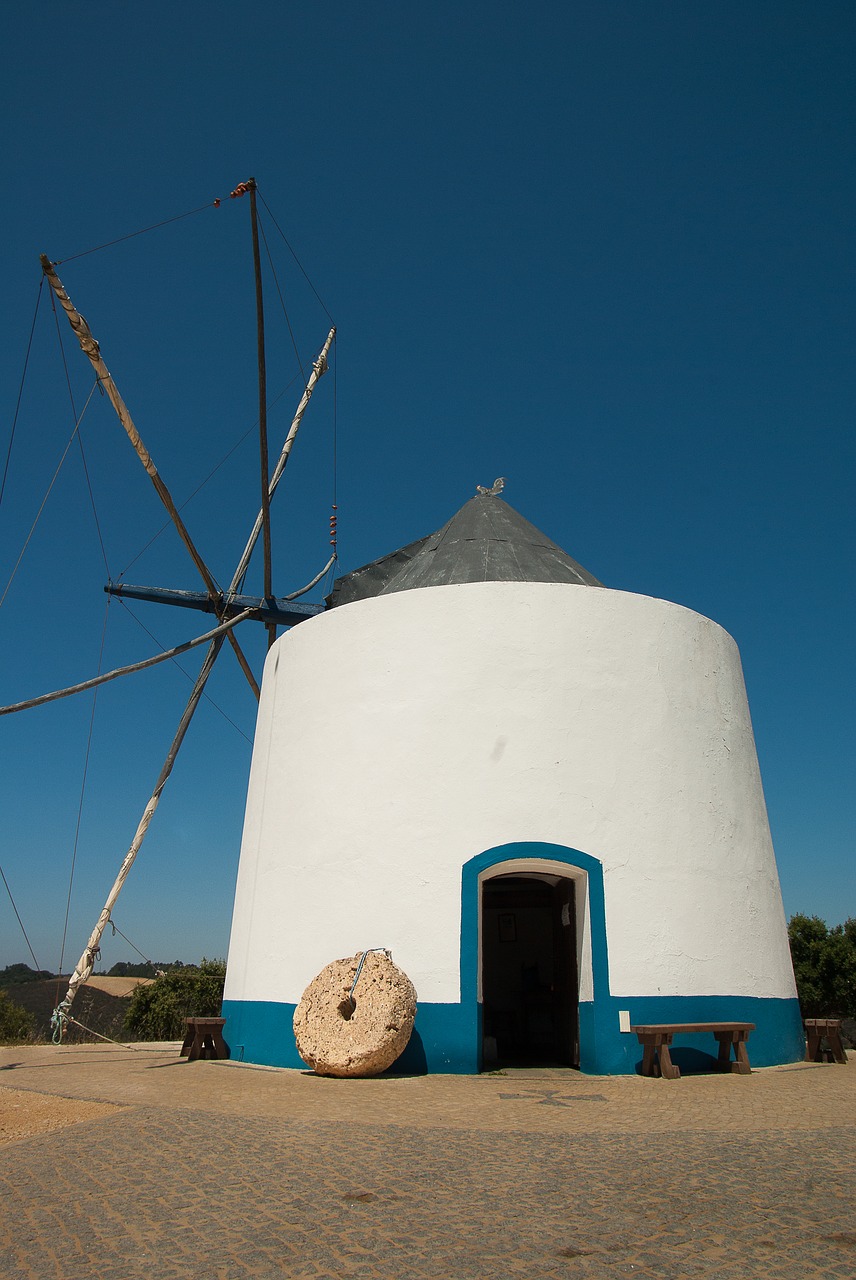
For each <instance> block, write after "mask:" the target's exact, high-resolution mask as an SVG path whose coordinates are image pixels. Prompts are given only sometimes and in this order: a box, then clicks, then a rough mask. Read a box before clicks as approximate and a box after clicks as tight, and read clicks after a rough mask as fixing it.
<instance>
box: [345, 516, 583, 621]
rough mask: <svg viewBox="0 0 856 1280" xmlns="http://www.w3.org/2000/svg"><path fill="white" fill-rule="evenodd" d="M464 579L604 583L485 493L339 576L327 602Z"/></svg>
mask: <svg viewBox="0 0 856 1280" xmlns="http://www.w3.org/2000/svg"><path fill="white" fill-rule="evenodd" d="M460 582H567V583H574V584H577V585H582V586H589V587H600V586H602V585H603V584H602V583H601V582H598V580H597V578H595V577H594V576H593V575H592V574H590V573H589V572H588V570H587V569H584V568H583V567H582V565H580V564H577V562H576V560H572V559H571V557H570V556H569V555H567V554H566V553H565V552H564V551H563V550H562V548H561V547H559V546H557V545H556V543H555V542H551V540H550V539H549V538H548V537H546V535H545V534H543V533H541V532H540V530H538V529H536V528H535V526H534V525H533V524H530V523H529V521H528V520H524V518H523V516H521V515H519V514H518V513H517V512H516V511H515V510H514V508H513V507H510V506H509V505H508V503H507V502H503V500H502V498H498V497H494V496H492V495H484V496H479V497H476V498H471V499H470V501H469V502H467V503H466V504H465V505H464V506H463V507H461V509H460V511H459V512H458V513H457V515H454V516H452V519H451V520H450V521H449V522H448V524H444V525H443V528H442V529H438V531H437V532H436V533H432V534H430V535H429V536H428V537H427V538H420V539H419V540H418V541H417V542H411V543H410V544H409V545H408V546H406V547H402V548H400V549H399V550H398V551H393V552H392V553H391V554H390V555H388V556H384V557H383V558H382V559H380V560H375V561H373V562H372V563H371V564H367V565H363V566H362V567H361V568H359V569H355V570H354V571H353V572H352V573H348V574H345V575H344V576H343V577H341V578H337V580H336V582H335V583H334V584H333V591H332V593H331V594H330V596H328V598H327V604H328V606H329V607H330V608H333V607H335V606H336V605H340V604H349V603H351V601H353V600H363V599H366V598H367V597H369V596H377V595H390V594H392V593H393V592H395V591H412V590H415V589H417V588H419V587H442V586H448V585H449V584H451V583H460Z"/></svg>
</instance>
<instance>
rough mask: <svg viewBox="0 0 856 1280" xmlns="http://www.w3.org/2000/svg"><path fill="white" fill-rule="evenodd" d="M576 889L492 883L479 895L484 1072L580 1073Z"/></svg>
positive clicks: (519, 881)
mask: <svg viewBox="0 0 856 1280" xmlns="http://www.w3.org/2000/svg"><path fill="white" fill-rule="evenodd" d="M575 905H576V904H575V896H574V882H573V880H570V879H567V878H566V877H564V876H551V875H541V874H538V875H535V874H530V875H507V876H494V877H493V878H492V879H490V880H487V881H485V883H484V885H483V888H482V938H481V942H482V948H481V954H482V1000H483V1012H484V1024H483V1025H484V1041H483V1050H484V1052H483V1064H484V1067H485V1068H486V1069H488V1070H490V1069H491V1068H493V1067H502V1066H574V1067H575V1066H578V1065H579V1030H578V1027H579V1021H578V1016H577V998H578V997H577V993H578V986H577V936H576V935H577V929H576V909H575Z"/></svg>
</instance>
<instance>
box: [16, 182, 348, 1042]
mask: <svg viewBox="0 0 856 1280" xmlns="http://www.w3.org/2000/svg"><path fill="white" fill-rule="evenodd" d="M244 195H249V204H250V221H251V229H252V239H253V260H254V273H255V286H256V316H257V337H258V367H259V377H258V384H259V462H260V476H261V501H260V508H259V511H258V514H257V516H256V519H255V521H254V523H253V525H252V528H251V530H250V532H249V536H248V538H247V541H246V545H245V547H244V550H243V552H242V554H241V556H240V558H239V560H238V563H237V565H236V567H235V570H234V572H233V574H232V576H231V578H230V580H229V585H228V586H227V587H225V588H224V587H222V586H221V585H220V584H219V583H218V582H217V580H216V578H215V576H214V574H213V573H212V572H211V570H210V568H209V566H208V565H207V564H206V562H205V560H204V559H203V557H202V555H201V554H200V552H199V550H198V549H197V546H196V545H195V543H194V541H193V538H192V537H191V534H190V532H189V531H188V529H187V527H186V526H185V524H184V521H183V520H182V517H181V515H180V514H179V511H178V508H177V506H176V504H175V502H174V500H173V497H172V495H171V493H170V491H169V489H168V487H167V485H166V483H165V482H164V480H163V478H162V477H161V475H160V473H159V471H158V469H157V467H156V465H155V463H154V460H153V459H152V456H151V454H150V453H149V451H148V449H147V448H146V446H145V444H144V442H143V440H142V438H141V436H140V434H139V431H138V430H137V427H136V426H135V424H134V421H133V418H132V416H131V413H130V411H129V410H128V407H127V405H126V404H125V402H124V400H123V398H122V396H121V394H120V392H119V389H118V387H117V385H116V383H115V381H114V379H113V377H112V375H111V374H110V372H109V370H108V368H107V365H106V363H105V361H104V359H103V356H102V354H101V349H100V346H99V343H98V341H97V340H96V339H95V337H94V336H93V334H92V332H91V330H90V328H89V326H88V324H87V322H86V320H85V319H84V318H83V316H82V315H81V314H80V312H79V311H78V310H77V309H76V307H75V306H74V304H73V302H72V301H71V299H70V297H69V295H68V293H67V291H66V289H65V287H64V286H63V283H62V281H61V280H60V278H59V276H58V274H57V271H56V266H55V264H53V263H52V262H51V261H50V259H49V258H48V257H47V256H46V255H42V257H41V263H42V270H43V273H44V278H45V279H46V280H47V282H48V284H49V286H50V288H51V289H52V291H53V295H54V297H55V298H56V300H57V301H58V303H59V305H60V307H61V309H62V310H63V311H64V312H65V315H66V317H67V319H68V321H69V324H70V325H71V328H72V331H73V332H74V334H75V337H76V338H77V340H78V343H79V345H80V348H81V350H82V351H83V353H84V354H85V355H86V357H87V359H88V360H89V362H90V364H91V365H92V368H93V370H94V373H95V376H96V382H97V385H98V386H99V387H100V388H101V390H102V391H103V393H104V394H106V396H107V397H108V399H109V400H110V403H111V404H112V406H113V408H114V409H115V411H116V415H117V417H118V419H119V422H120V423H121V425H122V427H123V429H124V430H125V432H126V434H127V436H128V438H129V440H130V441H131V444H132V445H133V447H134V450H135V452H136V454H137V457H138V458H139V460H140V462H141V463H142V465H143V467H144V468H145V470H146V472H147V474H148V476H149V478H150V479H151V481H152V484H153V486H154V488H155V491H156V492H157V495H158V497H159V499H160V501H161V503H162V504H163V506H164V508H165V509H166V511H167V513H168V515H169V517H170V520H171V521H172V523H173V525H174V526H175V528H176V530H177V532H178V534H179V537H180V538H181V541H182V543H183V545H184V546H185V548H186V550H187V552H188V554H189V555H190V557H191V559H192V560H193V563H194V565H195V567H196V569H197V571H198V573H199V576H200V577H201V579H202V584H203V587H204V590H202V591H176V590H170V589H163V588H151V587H134V586H131V585H128V584H122V585H118V584H113V583H112V582H111V583H108V585H107V587H106V588H105V590H107V591H108V593H109V594H111V595H117V596H119V595H121V596H125V597H133V598H135V599H144V600H150V601H156V602H159V603H168V604H173V605H178V606H180V607H183V608H191V609H196V610H200V611H203V612H208V613H212V614H214V615H215V618H216V622H217V625H216V626H215V627H214V628H212V629H211V630H209V631H207V632H206V633H205V634H204V635H202V636H200V637H197V638H196V639H195V640H193V641H190V642H188V643H186V644H184V645H180V646H178V647H176V648H174V649H171V650H167V651H166V652H164V653H162V654H160V655H158V656H157V657H155V658H151V659H147V660H145V661H143V662H141V663H134V664H131V665H130V666H126V667H122V668H118V669H116V670H114V671H111V672H107V673H106V674H104V675H101V676H98V677H96V678H95V679H93V680H88V681H84V682H82V683H80V684H77V685H73V686H71V687H69V688H66V689H63V690H59V691H57V692H55V693H52V694H46V695H42V696H41V697H37V698H32V699H29V700H27V701H25V702H20V703H16V704H14V705H12V706H8V707H4V708H2V709H0V713H3V714H6V713H10V712H13V711H18V710H23V709H26V708H28V707H32V706H36V705H39V704H42V703H45V702H48V701H53V700H56V699H57V698H60V697H64V696H67V695H69V694H71V693H74V692H78V691H81V690H83V689H91V688H94V687H97V686H98V685H100V684H102V683H105V682H106V681H108V680H112V679H115V678H116V677H118V676H120V675H123V674H127V673H130V672H132V671H136V670H140V669H142V668H143V667H146V666H150V665H154V664H155V663H157V662H161V661H166V660H167V659H168V658H170V657H174V656H176V654H177V653H179V652H183V651H185V650H187V649H189V648H193V647H196V646H198V645H201V644H205V645H207V649H206V652H205V656H204V660H203V663H202V667H201V669H200V671H199V674H198V676H197V677H196V679H195V681H194V683H193V688H192V690H191V693H190V697H189V698H188V700H187V704H186V706H185V707H184V710H183V712H182V714H181V717H180V719H179V722H178V726H177V728H176V730H175V733H174V735H173V738H172V741H171V743H170V746H169V749H168V751H167V754H166V758H165V759H164V762H163V765H162V767H161V770H160V773H159V775H158V778H157V781H156V783H155V786H154V788H153V790H152V793H151V796H150V797H149V799H148V801H147V803H146V805H145V807H144V810H143V813H142V816H141V818H140V820H139V823H138V825H137V828H136V831H135V833H134V837H133V839H132V841H131V844H130V846H129V848H128V850H127V852H126V854H125V856H124V859H123V861H122V864H121V866H120V868H119V871H118V874H117V875H116V878H115V880H114V883H113V885H112V887H111V889H110V892H109V894H108V896H107V899H106V901H105V904H104V907H103V908H102V911H101V913H100V915H99V917H98V920H97V922H96V924H95V927H94V928H93V930H92V932H91V934H90V936H89V938H88V940H87V943H86V946H85V947H84V949H83V952H82V954H81V956H80V959H79V960H78V962H77V965H76V966H75V969H74V972H73V973H72V975H71V978H70V980H69V985H68V990H67V992H66V995H65V997H64V999H63V1000H62V1002H61V1003H60V1004H59V1005H58V1006H57V1008H56V1010H55V1011H54V1018H53V1022H54V1030H55V1038H57V1039H58V1038H61V1035H62V1032H63V1030H64V1027H65V1024H66V1022H67V1021H68V1020H69V1017H70V1009H71V1006H72V1003H73V1001H74V998H75V995H76V993H77V991H78V989H79V987H80V986H81V985H82V984H83V983H85V982H86V981H87V979H88V978H89V976H90V975H91V973H92V970H93V967H94V965H95V963H96V960H97V958H98V954H99V949H100V941H101V937H102V934H103V932H104V930H105V928H106V926H107V924H108V923H110V920H111V912H112V910H113V907H114V905H115V903H116V900H117V898H118V896H119V894H120V892H121V890H122V887H123V885H124V883H125V881H126V879H127V877H128V874H129V872H130V870H131V867H132V866H133V863H134V861H135V859H136V856H137V853H138V852H139V850H140V847H141V846H142V843H143V840H144V839H145V836H146V833H147V831H148V828H149V825H150V823H151V820H152V818H153V816H154V813H155V811H156V809H157V807H158V803H159V801H160V797H161V794H162V792H163V789H164V787H165V786H166V783H167V781H168V779H169V777H170V774H171V773H172V770H173V766H174V764H175V761H176V758H177V755H178V752H179V750H180V748H181V745H182V743H183V741H184V738H185V735H186V733H187V730H188V728H189V726H190V723H191V720H192V718H193V716H194V713H195V711H196V709H197V707H198V705H199V702H200V700H201V698H202V696H203V693H204V690H205V686H206V683H207V681H208V678H209V676H210V674H211V672H212V669H213V667H214V664H215V662H216V660H217V657H218V656H219V654H220V652H221V650H222V648H223V645H224V643H225V642H226V641H227V640H228V641H229V643H230V645H231V647H232V648H233V650H234V652H235V655H236V657H237V660H238V662H239V665H240V667H241V669H242V671H243V673H244V676H245V678H246V680H247V683H248V684H249V685H250V688H251V689H252V691H253V693H254V695H255V697H256V698H257V699H258V697H259V687H258V684H257V682H256V679H255V676H254V675H253V672H252V669H251V667H250V664H249V662H248V661H247V658H246V656H245V654H244V652H243V650H242V648H241V646H240V644H239V642H238V639H237V637H236V635H235V630H236V628H237V627H238V626H239V624H240V623H242V622H244V621H248V620H255V621H259V622H261V623H262V624H263V625H264V626H265V628H266V629H267V633H268V647H270V645H271V644H272V643H273V640H274V639H275V638H276V631H277V627H278V626H285V627H291V626H294V625H296V624H297V623H299V622H302V621H305V620H306V619H307V618H310V617H313V616H314V615H315V614H316V613H318V612H320V611H321V609H322V606H320V605H311V604H303V603H298V602H297V599H298V597H300V596H302V595H304V594H305V593H307V592H308V591H310V590H311V589H312V587H314V586H315V585H316V584H317V583H318V582H320V581H321V579H322V578H323V577H324V576H325V574H326V573H327V572H328V571H329V570H330V569H331V567H332V566H333V564H334V563H335V561H336V513H335V508H334V512H333V515H332V516H331V519H330V543H331V554H330V557H329V559H328V561H327V563H326V564H325V566H324V567H323V568H322V570H321V571H320V572H319V573H318V574H317V575H315V577H314V578H313V579H312V581H311V582H309V583H308V584H307V585H306V586H305V587H303V588H301V589H300V590H299V591H296V592H293V593H292V594H291V595H290V596H287V597H283V598H277V597H275V596H274V594H273V588H272V580H271V579H272V575H271V560H272V557H271V532H270V530H271V522H270V503H271V500H272V498H273V496H274V494H275V492H276V490H277V487H278V485H279V483H280V480H281V479H282V476H283V473H284V471H285V468H286V465H287V463H288V461H289V458H290V455H291V452H292V449H293V446H294V443H295V440H296V437H297V434H298V431H299V429H300V426H301V423H302V420H303V417H304V414H305V412H306V409H307V407H308V405H309V401H310V399H311V398H312V395H313V392H314V390H315V387H316V386H317V383H318V381H319V380H320V378H321V377H323V375H324V373H325V372H326V371H327V368H328V356H329V353H330V350H331V347H332V344H333V342H334V339H335V334H336V330H335V326H333V327H331V329H330V331H329V333H328V335H327V338H326V340H325V342H324V344H323V346H322V348H321V350H320V352H319V353H318V355H317V357H316V358H315V360H314V361H313V363H312V370H311V373H310V374H309V377H308V378H307V379H306V382H305V386H304V388H303V392H302V395H301V397H300V401H299V403H298V405H297V409H296V411H295V414H294V417H293V419H292V422H291V426H290V428H289V430H288V433H287V435H286V438H285V441H284V443H283V445H282V448H281V451H280V454H279V457H278V459H277V461H276V464H275V466H274V468H273V470H272V471H271V470H270V462H269V455H268V439H267V389H266V369H265V334H264V308H263V296H262V276H261V264H260V251H259V226H258V212H257V206H256V196H257V186H256V182H255V180H254V179H252V178H251V179H248V180H247V181H246V182H242V183H240V184H239V185H238V186H237V187H236V188H235V190H234V191H233V192H232V193H231V197H230V198H233V199H237V198H240V197H242V196H244ZM214 203H215V204H219V203H220V202H219V201H215V202H214ZM260 537H261V538H262V542H263V553H264V584H263V595H262V596H250V595H246V594H244V593H243V592H242V587H243V584H244V579H245V575H246V573H247V569H248V567H249V564H250V560H251V557H252V554H253V551H254V549H255V547H256V544H257V542H258V540H259V538H260Z"/></svg>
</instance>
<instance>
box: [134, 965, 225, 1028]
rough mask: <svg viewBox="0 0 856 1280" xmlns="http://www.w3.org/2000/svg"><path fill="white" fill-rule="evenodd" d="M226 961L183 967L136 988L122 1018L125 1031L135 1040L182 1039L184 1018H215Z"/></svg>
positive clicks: (219, 1002)
mask: <svg viewBox="0 0 856 1280" xmlns="http://www.w3.org/2000/svg"><path fill="white" fill-rule="evenodd" d="M225 980H226V962H225V960H203V961H202V963H201V965H199V967H198V968H197V966H196V965H185V967H184V968H182V969H173V970H172V971H171V972H170V973H165V974H163V976H162V977H160V978H156V979H155V981H154V982H152V983H151V984H150V985H148V986H140V987H137V989H136V991H135V992H134V994H133V995H132V996H131V1002H130V1004H129V1006H128V1012H127V1013H126V1015H125V1030H126V1031H127V1032H128V1034H129V1035H132V1036H134V1037H135V1038H136V1039H138V1040H181V1039H183V1037H184V1032H185V1024H184V1019H185V1018H216V1017H217V1016H218V1015H219V1013H220V1005H221V1004H222V1002H223V984H224V982H225Z"/></svg>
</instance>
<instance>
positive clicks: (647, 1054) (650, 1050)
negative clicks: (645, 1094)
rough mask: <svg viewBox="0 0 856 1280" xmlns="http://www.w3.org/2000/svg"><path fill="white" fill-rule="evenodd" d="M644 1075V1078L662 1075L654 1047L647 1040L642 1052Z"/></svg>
mask: <svg viewBox="0 0 856 1280" xmlns="http://www.w3.org/2000/svg"><path fill="white" fill-rule="evenodd" d="M642 1074H643V1076H658V1075H659V1074H660V1072H659V1068H658V1064H657V1057H656V1051H655V1049H654V1045H653V1043H651V1042H649V1041H647V1040H646V1041H645V1045H644V1048H643V1050H642Z"/></svg>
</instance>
